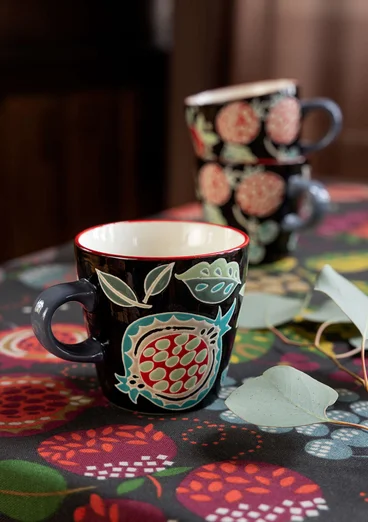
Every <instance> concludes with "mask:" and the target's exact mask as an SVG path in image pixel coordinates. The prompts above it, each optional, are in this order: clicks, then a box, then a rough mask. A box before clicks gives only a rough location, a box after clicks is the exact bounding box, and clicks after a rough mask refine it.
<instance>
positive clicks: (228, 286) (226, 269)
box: [175, 258, 241, 304]
mask: <svg viewBox="0 0 368 522" xmlns="http://www.w3.org/2000/svg"><path fill="white" fill-rule="evenodd" d="M175 277H176V279H179V280H180V281H183V282H184V283H185V284H186V285H187V287H188V288H189V290H190V292H191V294H192V295H193V296H194V297H195V298H196V299H198V301H201V302H202V303H211V304H212V303H222V301H225V299H227V298H228V297H229V296H230V295H231V294H232V293H233V291H234V290H235V288H236V286H237V285H239V284H241V280H240V273H239V265H238V263H236V262H235V261H230V262H227V261H226V260H225V259H224V258H220V259H216V261H214V262H213V263H211V264H210V263H207V261H202V262H201V263H197V264H196V265H194V266H192V267H191V268H189V270H187V271H186V272H184V273H183V274H175ZM205 285H206V286H205Z"/></svg>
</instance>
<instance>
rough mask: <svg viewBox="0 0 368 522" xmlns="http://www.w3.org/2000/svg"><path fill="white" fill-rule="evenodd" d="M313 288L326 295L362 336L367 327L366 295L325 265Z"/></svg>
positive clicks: (367, 298)
mask: <svg viewBox="0 0 368 522" xmlns="http://www.w3.org/2000/svg"><path fill="white" fill-rule="evenodd" d="M314 289H315V290H318V291H319V292H323V293H324V294H326V295H328V296H329V297H330V298H331V299H333V301H334V302H335V303H336V304H337V306H338V307H339V308H340V309H341V310H342V312H343V313H344V314H345V315H347V316H348V318H349V319H350V320H351V321H352V322H353V323H354V324H355V326H356V327H357V328H358V330H359V331H360V333H361V334H362V336H363V337H366V333H367V327H368V297H367V296H366V295H365V294H363V292H361V291H360V290H359V288H357V287H356V286H355V285H354V284H353V283H351V282H350V281H348V280H347V279H345V277H343V276H342V275H340V274H338V273H337V272H336V271H335V270H334V269H333V268H332V267H331V266H330V265H325V266H324V267H323V268H322V270H321V272H320V274H319V275H318V277H317V281H316V284H315V287H314Z"/></svg>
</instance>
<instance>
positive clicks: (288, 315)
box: [238, 292, 306, 330]
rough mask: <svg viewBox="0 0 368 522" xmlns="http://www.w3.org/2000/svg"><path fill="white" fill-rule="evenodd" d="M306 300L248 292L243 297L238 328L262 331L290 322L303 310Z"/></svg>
mask: <svg viewBox="0 0 368 522" xmlns="http://www.w3.org/2000/svg"><path fill="white" fill-rule="evenodd" d="M305 301H306V299H305V298H304V299H300V298H297V297H284V296H279V295H274V294H263V293H260V292H249V293H246V294H245V295H244V297H243V302H242V306H241V309H240V313H239V318H238V326H239V328H246V329H252V330H254V329H262V328H268V327H270V326H279V325H280V324H285V323H288V322H289V321H291V320H292V319H293V318H294V317H295V316H297V315H299V314H300V312H301V310H302V309H303V308H304V304H305Z"/></svg>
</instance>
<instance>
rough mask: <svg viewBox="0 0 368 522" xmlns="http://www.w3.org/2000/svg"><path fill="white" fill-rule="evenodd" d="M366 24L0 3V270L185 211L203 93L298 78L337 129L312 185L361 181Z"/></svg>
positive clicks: (361, 12)
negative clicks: (189, 108) (164, 212)
mask: <svg viewBox="0 0 368 522" xmlns="http://www.w3.org/2000/svg"><path fill="white" fill-rule="evenodd" d="M367 23H368V4H367V3H366V0H349V2H347V1H346V0H324V2H320V0H299V1H298V2H294V0H257V2H254V1H253V0H201V1H200V2H198V1H197V0H175V2H174V1H172V0H136V1H134V2H133V1H130V2H112V1H110V2H97V1H96V0H89V1H88V2H87V0H73V1H71V0H64V2H60V3H55V2H49V1H47V0H0V78H1V82H0V90H1V93H0V94H1V96H0V176H1V177H0V179H1V200H0V202H1V204H0V218H1V221H2V223H3V242H2V245H1V246H2V248H1V253H0V261H3V260H6V259H9V258H12V257H15V256H18V255H21V254H24V253H27V252H30V251H32V250H35V249H39V248H43V247H46V246H50V245H53V244H58V243H61V242H63V241H66V240H68V239H70V238H71V237H72V236H73V235H74V234H75V233H76V232H77V231H78V230H80V229H82V228H84V227H88V226H91V225H94V224H96V223H100V222H106V221H110V220H117V219H126V218H135V217H139V216H146V215H149V214H152V213H154V212H156V211H158V210H160V209H162V208H163V207H165V206H170V205H176V204H180V203H184V202H186V201H190V200H191V199H193V197H194V194H193V180H192V168H193V165H194V158H193V154H192V150H191V145H190V143H189V139H188V136H187V131H186V128H185V125H184V119H183V109H182V103H183V98H184V97H185V96H186V95H188V94H191V93H194V92H196V91H199V90H201V89H206V88H212V87H217V86H220V85H224V84H228V83H238V82H243V81H252V80H259V79H265V78H276V77H283V76H284V77H285V76H287V77H297V78H299V79H300V80H301V84H302V86H303V94H304V96H308V97H309V96H328V97H331V98H333V99H335V100H336V101H337V102H338V103H339V104H340V105H341V107H342V109H343V112H344V116H345V123H344V130H343V132H342V134H341V136H340V137H339V139H338V140H337V141H336V143H335V144H333V145H332V146H331V147H329V148H328V149H327V150H325V151H323V152H321V153H318V154H316V155H315V156H314V157H313V159H312V163H313V165H314V169H315V174H314V175H315V177H318V176H319V177H320V176H323V177H330V178H333V179H348V180H353V179H363V180H364V179H366V177H367V176H366V151H367V144H368V134H367V132H366V128H367V126H368V98H367V94H366V93H367V87H368V76H367V73H366V70H367V57H366V49H367V48H368V32H367V30H366V27H367ZM324 125H325V122H324V121H323V120H320V119H319V117H318V116H316V117H314V118H310V120H309V122H308V125H307V127H308V128H307V134H308V135H309V136H313V135H317V134H318V132H322V131H323V127H324Z"/></svg>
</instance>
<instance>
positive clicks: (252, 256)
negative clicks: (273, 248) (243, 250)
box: [248, 239, 266, 265]
mask: <svg viewBox="0 0 368 522" xmlns="http://www.w3.org/2000/svg"><path fill="white" fill-rule="evenodd" d="M248 255H249V262H250V263H252V264H254V265H258V263H261V261H263V259H264V257H265V255H266V249H265V247H264V246H263V245H259V244H258V243H257V242H256V241H254V240H253V239H251V241H250V244H249V254H248Z"/></svg>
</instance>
